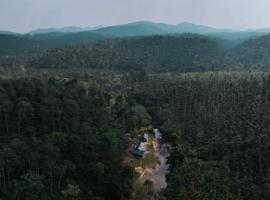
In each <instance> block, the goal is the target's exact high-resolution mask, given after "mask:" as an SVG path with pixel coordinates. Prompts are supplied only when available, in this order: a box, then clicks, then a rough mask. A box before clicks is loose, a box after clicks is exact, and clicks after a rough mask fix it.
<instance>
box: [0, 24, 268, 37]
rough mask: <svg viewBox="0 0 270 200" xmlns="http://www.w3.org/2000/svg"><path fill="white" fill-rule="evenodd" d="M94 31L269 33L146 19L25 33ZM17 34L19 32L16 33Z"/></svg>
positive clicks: (124, 33)
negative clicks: (112, 24)
mask: <svg viewBox="0 0 270 200" xmlns="http://www.w3.org/2000/svg"><path fill="white" fill-rule="evenodd" d="M86 31H87V32H90V31H92V32H96V33H100V34H106V35H114V36H134V35H136V36H137V35H154V34H173V33H197V34H209V33H212V34H213V33H221V32H222V33H224V32H225V33H231V32H261V33H269V32H270V29H269V28H262V29H246V30H238V29H220V28H213V27H210V26H204V25H197V24H192V23H189V22H182V23H180V24H176V25H172V24H166V23H154V22H148V21H138V22H133V23H127V24H121V25H115V26H107V27H103V26H96V27H78V26H68V27H62V28H45V29H37V30H33V31H31V32H28V33H26V34H29V35H37V34H46V33H52V32H61V33H77V32H86ZM1 33H7V34H16V33H14V32H10V31H6V30H5V31H0V34H1ZM17 34H19V33H17Z"/></svg>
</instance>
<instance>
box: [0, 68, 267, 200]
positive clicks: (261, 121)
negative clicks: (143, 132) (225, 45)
mask: <svg viewBox="0 0 270 200" xmlns="http://www.w3.org/2000/svg"><path fill="white" fill-rule="evenodd" d="M29 74H30V73H26V74H24V75H22V74H21V75H20V76H19V77H17V78H8V77H6V78H2V79H1V84H0V86H1V87H0V88H1V113H2V115H1V127H0V128H1V150H0V155H1V156H0V158H1V162H0V163H1V178H0V180H1V181H0V184H1V187H0V188H1V189H0V196H2V198H3V199H129V197H130V196H131V194H132V188H133V184H132V183H133V180H134V177H135V174H134V172H133V169H132V168H130V167H128V166H125V165H123V164H122V162H121V159H122V155H123V153H124V149H125V148H126V147H125V145H126V133H127V132H133V131H134V130H135V129H136V128H138V127H141V126H145V125H148V124H149V123H151V120H149V116H152V119H153V123H154V125H155V126H158V127H160V129H161V130H162V132H163V137H164V138H165V139H166V140H167V141H168V142H170V143H171V145H172V150H171V155H170V157H169V160H168V162H169V164H170V173H169V174H168V176H167V181H168V187H167V188H166V189H165V190H164V191H162V192H161V193H160V194H158V195H156V197H155V198H156V199H192V200H194V199H217V200H218V199H226V200H231V199H239V200H240V199H250V200H252V199H268V198H269V196H270V194H269V191H270V188H269V184H270V177H269V166H270V159H269V156H268V154H269V153H270V146H269V144H270V143H269V140H270V136H269V124H270V123H269V111H270V110H269V105H270V98H269V94H270V79H269V77H270V76H269V75H268V74H266V73H259V72H207V73H188V74H181V73H180V74H171V73H161V74H155V73H154V74H153V73H151V74H143V75H142V74H134V73H118V72H113V71H102V70H98V71H87V72H84V73H82V72H76V71H75V72H65V71H62V72H59V71H51V72H50V71H49V72H42V73H41V72H40V71H36V72H31V74H32V75H29ZM56 74H57V75H56Z"/></svg>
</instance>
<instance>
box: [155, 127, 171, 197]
mask: <svg viewBox="0 0 270 200" xmlns="http://www.w3.org/2000/svg"><path fill="white" fill-rule="evenodd" d="M154 133H155V141H156V144H157V157H158V160H159V163H158V164H157V165H156V168H155V171H154V179H155V180H154V185H153V190H154V192H155V193H158V192H160V191H161V190H162V189H164V188H166V187H167V182H166V174H167V173H168V171H169V165H168V164H167V163H166V161H167V158H168V157H169V155H170V153H169V149H170V145H169V144H168V143H162V136H161V133H160V132H159V130H158V129H154Z"/></svg>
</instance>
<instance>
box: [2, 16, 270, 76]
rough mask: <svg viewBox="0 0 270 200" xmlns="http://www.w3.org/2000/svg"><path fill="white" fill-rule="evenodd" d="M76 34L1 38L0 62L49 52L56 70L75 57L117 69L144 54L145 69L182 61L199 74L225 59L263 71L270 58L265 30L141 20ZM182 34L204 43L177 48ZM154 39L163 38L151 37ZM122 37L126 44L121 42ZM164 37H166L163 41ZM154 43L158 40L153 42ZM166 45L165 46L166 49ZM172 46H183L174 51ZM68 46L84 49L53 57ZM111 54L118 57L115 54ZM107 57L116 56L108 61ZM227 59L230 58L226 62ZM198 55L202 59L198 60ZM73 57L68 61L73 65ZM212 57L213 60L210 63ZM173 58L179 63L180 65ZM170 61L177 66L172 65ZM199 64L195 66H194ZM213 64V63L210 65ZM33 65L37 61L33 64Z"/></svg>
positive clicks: (69, 31) (68, 31) (59, 31)
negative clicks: (208, 46) (5, 59)
mask: <svg viewBox="0 0 270 200" xmlns="http://www.w3.org/2000/svg"><path fill="white" fill-rule="evenodd" d="M79 30H83V29H80V28H74V27H66V28H62V29H61V28H60V29H47V30H43V31H44V33H41V32H42V31H33V32H31V33H30V34H14V33H10V34H9V33H8V32H4V33H2V34H1V33H0V58H1V57H9V56H24V55H27V56H33V55H36V54H42V53H43V52H45V51H46V50H49V51H48V52H49V54H50V56H49V57H48V58H49V59H51V58H53V60H55V62H57V64H55V63H52V65H58V66H59V65H60V64H59V63H60V62H58V61H57V59H60V60H63V59H65V66H70V65H72V64H74V63H72V62H71V63H70V58H72V57H74V56H75V57H76V56H77V57H79V58H80V59H81V60H86V62H87V65H88V66H93V65H95V64H97V65H99V63H100V62H101V60H100V59H97V57H98V58H101V57H102V58H104V59H103V60H102V61H104V62H105V61H106V62H107V64H108V65H110V64H112V62H113V65H121V63H125V61H126V60H133V61H135V62H136V63H138V61H139V60H140V59H142V58H144V54H145V55H148V57H147V59H145V60H144V65H145V64H146V63H150V64H149V65H150V66H151V67H152V66H154V65H156V66H159V67H160V66H162V65H166V66H167V67H168V68H171V69H172V68H173V69H176V68H177V65H178V64H179V63H180V61H181V62H184V64H183V63H180V65H181V68H185V69H188V68H190V69H192V71H193V70H194V66H195V70H196V69H197V68H200V70H202V69H211V68H212V66H214V65H219V66H224V65H227V64H228V62H225V61H224V60H230V62H229V63H232V62H233V63H235V65H238V63H241V64H243V65H250V64H252V65H257V64H259V65H260V66H261V65H262V63H263V65H265V66H266V65H268V63H269V64H270V61H269V59H268V56H270V53H269V52H270V50H269V49H270V45H269V42H268V41H270V38H269V36H266V35H267V34H268V32H267V30H268V29H260V30H258V32H256V31H255V30H254V31H252V30H248V31H236V30H231V29H216V28H211V27H208V26H201V25H195V24H191V23H186V22H184V23H181V24H178V25H169V24H164V23H153V22H143V21H141V22H134V23H129V24H123V25H117V26H110V27H102V28H98V29H95V30H90V31H79ZM50 31H53V32H50ZM55 31H56V32H55ZM45 32H46V33H45ZM186 33H190V34H194V35H193V36H194V37H201V38H202V37H203V38H204V40H206V41H207V42H204V40H195V39H194V38H193V39H187V40H185V42H182V43H181V42H179V38H178V39H177V38H175V36H176V37H178V36H179V37H182V36H183V35H185V34H186ZM158 35H159V36H162V35H163V36H166V37H155V36H158ZM130 37H131V38H130ZM133 37H135V39H136V37H139V39H137V40H136V42H135V43H136V45H134V39H133ZM140 37H143V38H140ZM121 38H127V39H125V40H123V41H122V40H121ZM165 38H167V40H166V39H165ZM159 39H161V40H162V41H158V40H159ZM104 40H110V41H111V43H110V42H109V43H107V42H100V41H104ZM150 41H152V42H150ZM180 41H181V40H180ZM195 41H196V42H195ZM97 42H99V43H98V44H97V45H95V48H94V50H91V51H90V50H89V49H88V48H89V46H90V47H91V48H92V45H93V44H95V43H97ZM167 42H168V43H169V44H170V45H169V44H167ZM137 43H140V44H141V43H147V44H148V45H149V47H146V46H145V45H141V46H140V45H137ZM111 44H114V46H113V47H112V46H111ZM176 44H179V45H182V46H181V47H175V45H176ZM206 44H207V45H208V44H212V45H213V44H215V45H216V47H215V48H214V50H213V49H204V46H203V45H206ZM67 45H83V46H86V48H81V47H80V46H77V47H74V48H73V47H72V48H71V47H67V48H64V49H58V50H57V51H58V52H61V53H63V54H61V56H62V57H61V56H60V57H59V55H58V54H57V55H55V54H54V53H53V52H54V50H50V49H52V48H63V47H65V46H67ZM183 45H184V46H183ZM207 45H206V46H207ZM97 47H98V48H97ZM212 47H213V46H212ZM69 48H71V51H69V50H68V49H69ZM76 48H77V50H78V51H77V50H76ZM151 48H153V49H155V48H156V49H159V52H156V51H154V50H153V49H151ZM184 49H186V51H184ZM196 49H204V50H205V52H201V51H197V50H196ZM258 49H259V50H258ZM207 50H209V52H210V51H211V52H214V51H217V52H221V51H224V52H226V54H225V53H221V54H222V56H220V55H221V54H219V56H218V57H216V55H214V54H211V53H209V52H207ZM167 51H168V52H170V55H174V56H170V55H168V54H167V53H166V52H167ZM115 52H117V53H118V54H117V55H116V54H115ZM186 52H190V54H191V55H194V56H191V57H189V56H190V55H188V54H185V53H186ZM73 53H74V55H73ZM96 55H98V56H96ZM112 55H114V56H116V57H113V56H112ZM196 55H197V57H196ZM213 55H214V56H213ZM227 55H229V57H230V58H233V59H226V56H227ZM87 56H90V57H89V58H91V57H92V58H93V60H91V61H90V60H89V58H86V57H87ZM200 56H201V58H199V57H200ZM254 56H255V57H256V59H252V62H251V61H249V60H250V59H249V58H252V57H254ZM77 57H76V58H74V59H73V60H75V61H76V59H77ZM211 57H212V60H211V59H210V58H211ZM43 58H44V57H43ZM111 58H113V59H111ZM115 58H120V59H119V60H117V62H118V61H120V63H117V62H114V61H115V60H114V59H115ZM176 58H179V59H180V60H178V59H176ZM198 58H199V59H198ZM173 59H174V60H175V61H176V63H175V62H171V61H172V60H173ZM43 60H46V59H43ZM184 60H189V62H185V61H184ZM198 60H200V61H199V62H198ZM213 60H214V62H212V61H213ZM42 62H43V61H42ZM46 62H47V61H46ZM46 62H45V63H46ZM165 62H166V63H165ZM38 63H40V62H39V61H38ZM115 63H116V64H115ZM187 63H188V64H187ZM194 63H195V64H194ZM75 65H76V67H78V65H80V63H79V64H78V63H76V64H75ZM42 66H43V64H42ZM148 67H149V66H148ZM253 67H254V66H253ZM163 68H164V67H163ZM165 68H166V67H165Z"/></svg>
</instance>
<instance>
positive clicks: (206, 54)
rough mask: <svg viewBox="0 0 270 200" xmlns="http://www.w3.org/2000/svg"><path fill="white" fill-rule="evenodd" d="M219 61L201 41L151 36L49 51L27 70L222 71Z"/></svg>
mask: <svg viewBox="0 0 270 200" xmlns="http://www.w3.org/2000/svg"><path fill="white" fill-rule="evenodd" d="M223 58H224V54H223V50H222V49H221V48H220V47H219V46H218V45H217V44H215V43H214V42H211V41H209V40H208V39H206V38H204V37H200V36H196V35H182V36H152V37H139V38H130V39H119V40H109V41H105V42H100V43H97V44H95V45H92V46H74V47H67V48H62V49H53V50H50V51H48V52H46V53H45V54H43V55H42V56H41V57H40V58H37V59H35V60H34V61H33V62H32V63H31V64H30V66H31V67H47V68H112V69H124V70H130V69H137V70H138V69H140V68H147V69H153V70H163V71H166V70H178V71H205V70H212V69H215V68H219V67H223V65H222V64H224V62H223Z"/></svg>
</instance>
